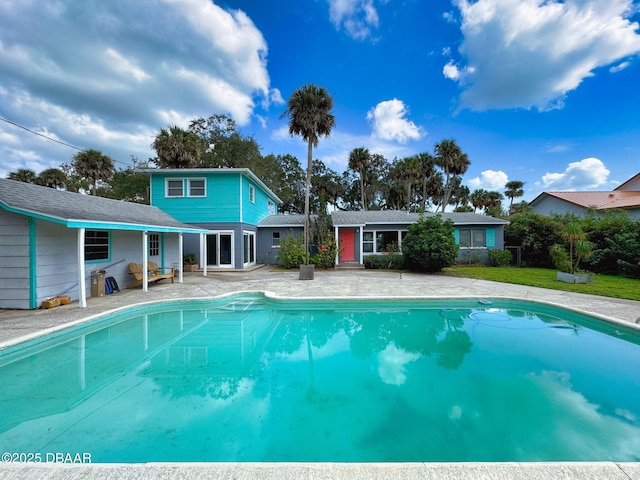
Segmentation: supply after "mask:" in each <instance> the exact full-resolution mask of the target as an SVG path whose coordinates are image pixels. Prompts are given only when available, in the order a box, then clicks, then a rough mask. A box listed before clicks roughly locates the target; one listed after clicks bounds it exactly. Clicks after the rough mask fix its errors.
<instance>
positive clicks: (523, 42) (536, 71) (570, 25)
mask: <svg viewBox="0 0 640 480" xmlns="http://www.w3.org/2000/svg"><path fill="white" fill-rule="evenodd" d="M455 4H456V5H457V7H458V8H459V9H460V13H461V15H462V24H461V30H462V33H463V35H464V40H463V42H462V44H461V46H460V49H459V50H460V54H461V55H462V57H463V60H462V61H461V62H459V64H457V65H456V64H455V63H451V62H449V63H450V64H449V65H447V66H446V67H445V69H443V74H444V75H445V76H446V77H447V78H450V79H452V80H454V81H456V82H458V83H459V85H460V86H461V87H463V88H464V91H463V92H462V94H461V96H460V107H461V108H469V109H472V110H480V111H481V110H487V109H492V108H498V109H505V108H532V107H535V108H537V109H539V110H549V109H553V108H560V107H562V105H563V101H564V97H565V95H566V94H567V93H568V92H570V91H572V90H574V89H576V88H577V87H578V86H579V85H580V83H581V82H582V80H584V79H585V78H586V77H589V76H592V75H594V71H595V70H596V69H597V68H599V67H604V66H607V65H611V64H613V63H616V62H618V63H619V62H620V61H621V60H623V59H626V58H628V57H630V56H633V55H637V54H638V53H640V35H639V34H638V33H637V29H638V24H637V23H632V22H630V21H629V20H628V15H629V12H630V7H631V4H632V2H631V0H607V1H602V0H581V1H578V0H565V1H562V2H560V1H555V0H546V1H540V0H519V1H516V2H514V1H513V0H477V1H469V0H455ZM620 65H622V64H621V63H620ZM454 67H455V69H454ZM461 72H464V75H463V74H461Z"/></svg>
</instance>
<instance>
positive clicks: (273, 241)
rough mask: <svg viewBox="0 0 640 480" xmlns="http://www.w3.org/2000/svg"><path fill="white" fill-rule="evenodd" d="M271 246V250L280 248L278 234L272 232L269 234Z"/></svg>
mask: <svg viewBox="0 0 640 480" xmlns="http://www.w3.org/2000/svg"><path fill="white" fill-rule="evenodd" d="M271 246H272V247H273V248H280V232H273V233H272V234H271Z"/></svg>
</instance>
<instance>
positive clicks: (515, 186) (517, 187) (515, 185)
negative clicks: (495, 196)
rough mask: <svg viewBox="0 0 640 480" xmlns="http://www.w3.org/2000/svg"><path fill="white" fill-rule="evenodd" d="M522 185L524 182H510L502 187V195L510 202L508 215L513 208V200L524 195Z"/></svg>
mask: <svg viewBox="0 0 640 480" xmlns="http://www.w3.org/2000/svg"><path fill="white" fill-rule="evenodd" d="M524 184H525V182H522V181H520V180H511V181H509V182H507V184H506V185H505V186H504V188H505V191H504V195H505V196H506V197H507V198H508V199H509V200H511V201H510V202H509V213H511V210H512V208H513V199H514V198H519V197H521V196H523V195H524V188H523V187H524Z"/></svg>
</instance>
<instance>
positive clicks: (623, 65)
mask: <svg viewBox="0 0 640 480" xmlns="http://www.w3.org/2000/svg"><path fill="white" fill-rule="evenodd" d="M630 65H631V62H621V63H619V64H617V65H614V66H613V67H611V68H609V71H610V72H611V73H617V72H620V71H622V70H624V69H625V68H627V67H629V66H630Z"/></svg>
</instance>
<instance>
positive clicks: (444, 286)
mask: <svg viewBox="0 0 640 480" xmlns="http://www.w3.org/2000/svg"><path fill="white" fill-rule="evenodd" d="M123 287H124V285H121V288H123ZM257 291H260V292H268V293H269V294H272V295H274V296H277V297H284V298H303V297H316V298H323V297H390V298H392V297H422V298H442V297H460V298H465V297H476V298H516V299H524V300H532V301H540V302H545V303H550V304H555V305H559V306H562V307H566V308H570V309H576V310H580V311H583V312H586V313H590V314H594V315H596V316H599V317H601V318H603V319H607V320H610V321H612V322H616V323H619V324H626V325H629V326H631V327H635V328H638V325H637V324H636V323H635V322H636V320H637V319H638V318H639V317H640V302H636V301H629V300H618V299H612V298H605V297H596V296H591V295H584V294H578V293H570V292H563V291H558V290H548V289H542V288H535V287H525V286H519V285H509V284H503V283H497V282H488V281H482V280H473V279H465V278H454V277H447V276H443V275H420V274H413V273H406V272H386V271H368V270H355V271H354V270H338V271H318V272H316V273H315V279H314V280H309V281H301V280H298V272H297V271H290V272H289V271H282V270H272V269H270V268H268V267H263V268H258V269H256V270H253V271H244V272H209V274H208V275H207V277H204V276H202V273H186V274H185V275H184V283H183V284H178V283H174V284H171V283H168V282H166V281H163V282H161V283H160V284H157V285H153V286H150V287H149V291H148V292H147V293H144V292H142V291H141V289H140V288H138V289H134V290H126V289H124V288H123V289H122V291H121V292H120V293H116V294H114V295H108V296H105V297H100V298H89V299H88V302H87V308H84V309H81V308H78V303H77V302H73V303H71V305H64V306H61V307H58V308H54V309H50V310H32V311H24V310H0V348H2V347H3V346H6V345H8V344H12V343H15V342H17V341H19V340H22V339H25V338H28V337H32V336H35V335H39V334H41V333H42V332H46V331H51V330H55V329H59V328H61V327H62V326H64V325H67V324H71V323H76V322H82V321H84V320H85V319H87V318H91V317H93V316H96V315H100V314H103V313H106V312H109V311H112V310H116V309H120V308H124V307H127V306H131V305H135V304H139V303H146V302H154V301H159V300H172V299H180V298H207V297H215V296H219V295H225V294H230V293H234V292H257ZM2 450H3V451H9V452H10V451H11V448H10V446H8V445H4V446H3V449H2ZM0 453H2V452H0ZM18 453H19V452H18ZM31 478H47V479H76V478H78V479H79V478H83V479H84V478H95V479H116V478H117V479H156V478H180V479H185V480H186V479H196V478H215V479H245V478H246V479H254V478H255V479H278V480H286V479H299V478H300V479H303V478H304V479H306V478H309V479H322V480H324V479H337V478H344V479H358V480H359V479H363V480H364V479H387V478H388V479H398V478H402V479H411V480H413V479H436V478H438V479H474V480H475V479H532V480H533V479H536V480H542V479H551V478H554V479H555V478H563V479H635V480H640V463H615V462H593V463H592V462H584V463H583V462H579V463H574V462H570V463H546V462H545V463H516V462H513V463H511V462H509V463H401V464H339V463H319V464H318V463H308V464H307V463H276V464H272V463H263V464H253V463H211V464H190V463H186V464H180V463H177V464H168V463H167V464H134V465H115V464H114V465H111V464H93V465H86V464H85V465H61V464H41V465H34V464H31V465H29V464H22V465H20V464H4V463H3V464H2V465H0V480H4V479H7V480H8V479H12V480H13V479H31Z"/></svg>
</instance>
